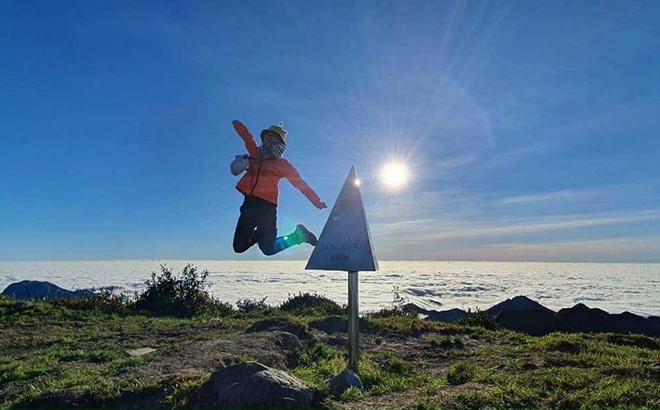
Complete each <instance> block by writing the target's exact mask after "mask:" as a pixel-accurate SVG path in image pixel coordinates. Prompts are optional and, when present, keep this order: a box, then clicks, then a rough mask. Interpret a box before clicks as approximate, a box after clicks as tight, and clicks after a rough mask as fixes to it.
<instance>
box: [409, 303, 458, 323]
mask: <svg viewBox="0 0 660 410" xmlns="http://www.w3.org/2000/svg"><path fill="white" fill-rule="evenodd" d="M403 310H404V311H406V312H415V313H417V314H420V315H425V316H426V319H427V320H432V321H435V322H445V323H454V322H456V321H457V320H458V319H460V318H462V317H463V316H465V315H466V313H465V311H464V310H462V309H458V308H454V309H449V310H442V311H437V310H430V309H424V308H423V307H421V306H417V305H415V304H414V303H408V304H406V305H404V306H403Z"/></svg>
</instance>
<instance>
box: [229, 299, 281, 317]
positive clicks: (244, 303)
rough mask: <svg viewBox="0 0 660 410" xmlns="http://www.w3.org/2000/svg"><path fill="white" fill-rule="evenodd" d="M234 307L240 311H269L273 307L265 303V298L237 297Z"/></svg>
mask: <svg viewBox="0 0 660 410" xmlns="http://www.w3.org/2000/svg"><path fill="white" fill-rule="evenodd" d="M236 307H237V308H238V311H239V312H241V313H262V314H264V313H271V312H272V311H273V310H274V308H273V307H272V306H270V305H268V304H266V298H263V299H238V300H237V301H236Z"/></svg>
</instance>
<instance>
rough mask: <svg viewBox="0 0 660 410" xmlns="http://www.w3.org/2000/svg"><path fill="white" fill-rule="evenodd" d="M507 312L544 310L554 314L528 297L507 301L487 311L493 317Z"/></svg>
mask: <svg viewBox="0 0 660 410" xmlns="http://www.w3.org/2000/svg"><path fill="white" fill-rule="evenodd" d="M506 310H543V311H546V312H552V310H550V309H548V308H547V307H545V306H543V305H542V304H540V303H538V302H536V301H534V300H532V299H530V298H528V297H527V296H516V297H514V298H511V299H507V300H505V301H503V302H500V303H498V304H497V305H494V306H491V307H490V308H489V309H487V310H486V312H488V313H490V314H491V315H493V316H497V315H499V314H500V313H502V312H504V311H506Z"/></svg>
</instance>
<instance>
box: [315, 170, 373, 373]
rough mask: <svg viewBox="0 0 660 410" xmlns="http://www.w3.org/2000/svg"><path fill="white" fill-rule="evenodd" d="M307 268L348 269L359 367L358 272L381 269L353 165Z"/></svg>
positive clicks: (352, 350)
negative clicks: (375, 253)
mask: <svg viewBox="0 0 660 410" xmlns="http://www.w3.org/2000/svg"><path fill="white" fill-rule="evenodd" d="M305 269H316V270H334V271H345V272H348V307H349V316H348V318H349V320H348V357H349V366H350V367H351V369H353V370H357V367H358V363H359V361H360V306H359V289H358V271H376V270H378V261H377V260H376V257H375V255H374V251H373V246H372V242H371V234H370V233H369V224H368V222H367V215H366V213H365V210H364V203H363V202H362V195H361V194H360V180H359V179H358V178H357V175H356V173H355V167H354V166H353V167H351V170H350V172H349V173H348V177H347V178H346V181H345V182H344V186H343V187H342V188H341V191H340V192H339V196H338V197H337V201H336V202H335V205H334V206H333V207H332V211H331V212H330V216H329V217H328V220H327V221H326V223H325V226H324V227H323V231H322V232H321V236H319V241H318V243H317V244H316V247H315V248H314V251H313V252H312V255H311V256H310V257H309V261H308V262H307V266H306V267H305Z"/></svg>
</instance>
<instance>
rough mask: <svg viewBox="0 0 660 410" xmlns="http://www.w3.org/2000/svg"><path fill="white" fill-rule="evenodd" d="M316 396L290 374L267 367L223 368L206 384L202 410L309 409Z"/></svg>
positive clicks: (238, 365)
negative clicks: (229, 409) (249, 409)
mask: <svg viewBox="0 0 660 410" xmlns="http://www.w3.org/2000/svg"><path fill="white" fill-rule="evenodd" d="M315 399H316V392H315V391H314V390H312V389H310V388H308V387H307V386H305V385H304V384H303V383H302V382H301V381H300V380H298V379H296V378H295V377H293V376H290V375H288V374H287V373H285V372H283V371H281V370H276V369H271V368H270V367H267V366H264V365H263V364H260V363H256V362H252V363H240V364H237V365H234V366H229V367H225V368H222V369H220V370H218V371H216V372H215V373H213V375H211V378H210V379H209V381H208V382H206V383H205V384H204V386H202V388H201V392H200V402H199V404H198V406H197V407H201V408H218V407H219V408H306V407H310V406H312V404H313V403H314V402H315Z"/></svg>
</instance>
